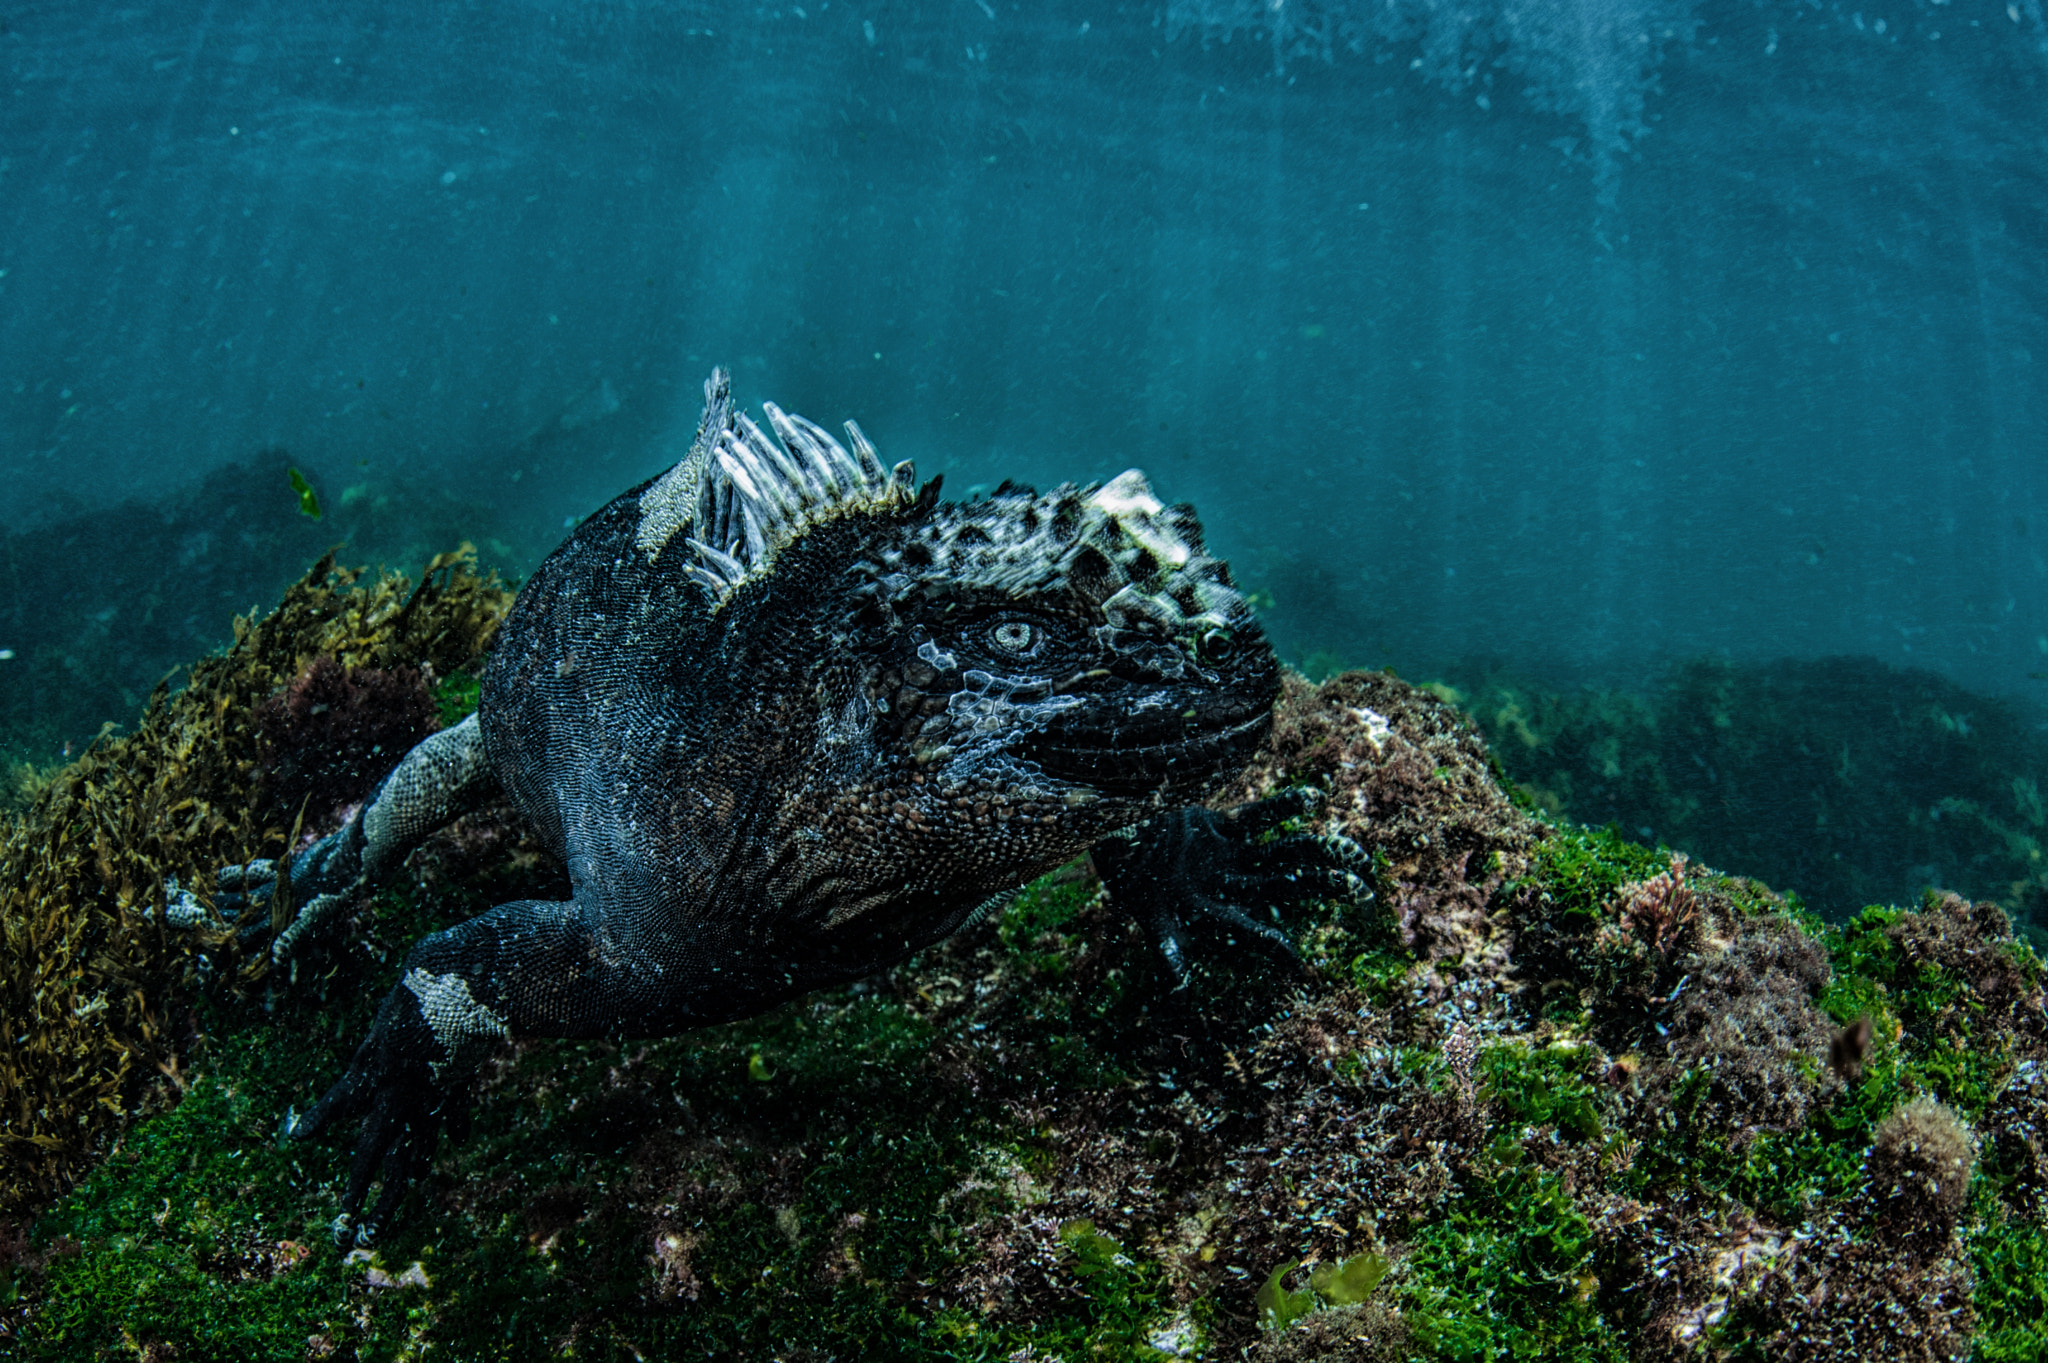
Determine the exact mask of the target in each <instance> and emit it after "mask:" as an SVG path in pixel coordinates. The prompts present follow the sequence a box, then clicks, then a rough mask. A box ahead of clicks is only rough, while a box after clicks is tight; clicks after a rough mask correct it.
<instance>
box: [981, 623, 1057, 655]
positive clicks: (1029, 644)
mask: <svg viewBox="0 0 2048 1363" xmlns="http://www.w3.org/2000/svg"><path fill="white" fill-rule="evenodd" d="M988 637H989V642H990V643H992V644H994V645H995V646H996V647H997V648H999V649H1001V650H1002V651H1003V652H1005V653H1007V654H1009V655H1011V656H1012V657H1016V658H1028V657H1030V656H1031V655H1032V654H1034V653H1036V652H1038V646H1039V644H1040V642H1041V641H1042V640H1043V639H1044V637H1045V631H1043V630H1041V629H1040V628H1039V627H1038V626H1036V625H1034V624H1031V623H1030V622H1029V621H1025V620H1004V621H1002V622H1001V623H1000V624H998V625H997V626H996V627H995V628H994V629H992V630H990V631H989V632H988Z"/></svg>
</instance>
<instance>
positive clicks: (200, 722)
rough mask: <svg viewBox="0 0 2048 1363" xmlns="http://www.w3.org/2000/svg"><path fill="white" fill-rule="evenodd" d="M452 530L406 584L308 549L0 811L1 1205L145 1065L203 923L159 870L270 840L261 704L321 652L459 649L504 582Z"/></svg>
mask: <svg viewBox="0 0 2048 1363" xmlns="http://www.w3.org/2000/svg"><path fill="white" fill-rule="evenodd" d="M474 564H475V551H474V550H473V549H472V548H471V547H470V546H468V545H466V544H465V545H464V546H462V548H461V549H459V550H457V551H455V552H454V553H449V554H442V555H439V556H437V557H436V558H435V559H434V560H433V561H432V562H431V563H430V564H428V565H427V568H426V571H425V572H424V573H423V574H422V575H421V580H420V582H419V583H418V584H417V585H415V584H414V583H412V582H411V581H410V580H408V579H407V578H405V577H403V576H401V575H395V574H387V575H384V576H382V577H380V578H379V579H377V580H376V581H374V582H368V583H362V582H359V581H358V579H359V578H360V577H361V573H360V572H359V571H356V570H350V569H346V568H339V567H337V566H336V565H335V563H334V557H333V555H332V554H329V555H328V556H327V557H325V558H323V559H321V560H320V562H319V563H317V564H315V565H314V566H313V568H312V570H311V571H310V572H308V573H307V574H306V576H305V577H304V578H303V579H302V580H301V581H299V582H298V583H297V584H296V585H294V586H293V587H291V588H290V589H289V590H287V591H286V593H285V595H284V599H283V601H282V602H281V603H280V604H279V606H278V608H277V609H276V610H275V611H273V612H271V613H270V614H269V615H268V616H265V617H263V618H261V619H254V618H238V619H236V621H235V622H234V634H235V641H234V643H233V644H232V645H231V646H229V647H228V648H227V649H226V650H224V651H223V652H221V653H218V654H214V655H211V656H209V657H206V658H203V659H201V660H200V661H199V662H197V663H195V664H194V665H193V667H192V671H191V676H190V679H189V681H188V682H187V684H186V685H185V686H184V687H183V688H182V689H181V690H179V691H177V692H176V693H175V694H174V693H172V691H171V690H170V687H169V684H168V680H166V682H164V683H160V684H159V685H158V687H157V689H156V691H155V693H154V694H153V695H152V696H151V697H150V699H149V704H148V706H147V708H146V710H145V711H144V713H143V716H142V720H141V722H140V724H139V725H138V726H137V728H136V730H135V732H134V733H132V734H130V735H127V736H126V737H119V738H107V737H103V738H102V739H101V741H99V742H97V743H95V744H94V745H93V746H92V747H91V748H89V749H88V750H87V751H86V752H85V754H84V755H83V756H82V757H80V758H79V759H78V760H77V761H75V762H73V763H71V764H70V765H69V766H67V767H64V768H63V769H61V770H60V771H58V772H56V773H55V774H54V775H50V776H48V777H47V779H43V780H40V781H39V782H38V783H37V788H36V789H35V790H34V791H33V794H32V797H31V798H30V799H29V800H28V801H27V803H26V806H25V807H24V808H21V809H19V810H18V811H16V812H14V813H11V814H7V815H4V816H0V1027H4V1029H5V1031H6V1038H5V1039H6V1045H5V1046H4V1047H0V1215H11V1214H20V1213H27V1212H32V1211H33V1210H34V1209H35V1208H36V1207H38V1206H40V1205H42V1204H43V1203H45V1202H47V1201H48V1200H49V1199H50V1198H51V1197H53V1196H55V1195H56V1194H57V1193H59V1192H61V1191H62V1190H63V1188H64V1187H65V1186H67V1185H68V1183H69V1182H70V1181H71V1180H72V1179H73V1178H74V1177H75V1176H76V1175H77V1174H78V1173H79V1172H80V1171H81V1170H82V1169H83V1168H84V1167H85V1165H86V1164H87V1163H88V1162H89V1161H90V1159H91V1158H92V1152H93V1150H94V1148H95V1146H96V1145H97V1144H98V1143H99V1141H100V1140H101V1138H102V1137H103V1135H105V1134H106V1133H107V1132H108V1131H109V1130H110V1127H111V1124H112V1123H114V1122H117V1121H118V1120H120V1119H121V1118H122V1117H124V1116H125V1115H126V1114H127V1113H128V1112H129V1111H130V1109H131V1108H132V1107H133V1106H134V1104H135V1103H136V1101H137V1100H138V1098H140V1097H141V1096H142V1095H143V1094H144V1093H146V1092H147V1091H148V1090H149V1087H150V1082H149V1081H151V1080H152V1079H154V1078H155V1077H156V1076H157V1075H158V1074H159V1073H160V1072H165V1071H164V1069H163V1067H165V1066H167V1065H171V1064H173V1063H174V1061H175V1060H176V1058H177V1057H176V1055H175V1049H176V1046H177V1040H176V1038H175V1037H174V1036H172V1035H171V1034H170V1030H169V1028H168V1026H167V1023H166V1019H167V1018H168V1017H169V1016H172V1005H173V1004H174V1002H175V1001H176V999H177V997H178V995H179V993H180V991H181V990H182V989H184V988H185V987H186V986H187V985H188V983H189V981H190V977H191V972H192V969H193V966H194V963H195V960H194V958H195V955H196V953H197V952H198V951H200V950H202V949H214V950H218V949H220V948H221V946H222V941H221V937H220V935H217V934H208V933H196V932H192V931H189V930H185V929H179V928H172V927H167V926H166V925H165V923H164V915H163V909H164V903H165V888H164V886H165V882H166V880H169V879H175V880H176V881H178V882H179V883H180V884H182V885H184V886H186V887H188V888H191V889H193V890H195V891H196V892H198V893H200V894H201V896H202V897H203V896H204V895H205V894H207V893H208V892H210V891H211V889H212V887H213V884H214V873H215V871H216V870H217V869H218V868H219V867H221V866H223V865H227V864H230V863H235V862H240V861H243V860H246V859H248V858H250V857H254V856H268V855H275V854H276V853H277V852H279V851H281V850H282V849H283V846H284V843H285V839H286V835H287V831H288V830H286V829H285V828H281V827H278V826H276V825H275V823H274V821H272V822H266V819H265V815H264V812H263V810H262V809H261V808H260V807H259V806H258V805H257V803H256V802H255V801H253V800H252V799H251V798H250V780H251V773H252V771H253V769H254V765H255V762H256V760H257V743H256V714H257V708H258V706H259V704H260V703H261V702H262V701H263V700H264V699H265V698H267V697H269V696H270V695H272V694H273V693H274V692H276V691H277V690H278V689H279V688H280V687H282V686H284V685H285V684H286V683H288V682H289V681H290V680H291V679H292V678H293V677H295V676H297V675H298V674H299V672H300V671H301V669H303V668H304V667H305V666H306V665H307V663H308V662H309V661H310V660H311V659H313V658H316V657H319V656H322V655H326V656H330V657H333V658H335V659H336V660H337V661H339V662H340V663H341V664H342V665H343V666H345V667H392V666H398V665H404V666H411V667H424V668H430V669H432V670H433V671H434V672H438V673H442V674H446V673H450V672H453V671H454V670H456V669H457V668H460V667H464V666H466V665H469V664H472V663H473V662H474V661H475V660H476V658H477V657H478V655H479V654H481V653H482V652H483V650H484V649H485V648H486V647H487V646H488V645H489V643H490V640H491V637H492V635H493V634H494V632H495V631H496V629H497V626H498V622H499V621H500V620H501V619H503V617H504V614H505V612H506V610H507V609H508V608H509V607H510V605H511V594H510V593H509V592H507V591H505V590H504V589H503V588H502V587H501V586H500V585H499V583H498V582H497V580H496V578H495V577H494V576H489V577H486V576H479V575H478V574H477V572H476V571H475V567H474Z"/></svg>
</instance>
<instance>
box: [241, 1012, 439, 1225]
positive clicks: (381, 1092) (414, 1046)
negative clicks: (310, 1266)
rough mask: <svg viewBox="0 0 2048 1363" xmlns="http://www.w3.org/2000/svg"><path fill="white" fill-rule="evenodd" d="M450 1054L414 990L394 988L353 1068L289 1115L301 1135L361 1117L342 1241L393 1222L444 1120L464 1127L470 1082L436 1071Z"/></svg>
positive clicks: (288, 1126)
mask: <svg viewBox="0 0 2048 1363" xmlns="http://www.w3.org/2000/svg"><path fill="white" fill-rule="evenodd" d="M444 1057H445V1050H444V1048H443V1046H442V1045H441V1043H440V1042H439V1041H437V1040H436V1039H435V1037H434V1034H433V1032H432V1030H431V1029H430V1028H429V1027H428V1025H427V1023H426V1021H425V1019H423V1018H422V1017H421V1016H420V1010H419V1007H418V1005H417V1003H416V1002H415V1000H414V998H413V996H412V994H411V993H410V992H409V991H407V990H405V989H396V990H393V991H392V992H391V994H390V995H388V996H387V997H386V998H385V1000H384V1006H383V1007H382V1008H380V1009H379V1010H378V1013H377V1022H376V1025H375V1026H374V1027H372V1028H371V1030H370V1035H369V1036H368V1037H367V1038H366V1039H365V1040H364V1041H363V1044H362V1045H361V1046H359V1047H357V1048H356V1053H355V1057H354V1058H353V1059H352V1060H351V1061H350V1062H349V1067H348V1072H347V1073H346V1074H344V1075H343V1076H342V1077H341V1079H340V1081H339V1082H337V1083H336V1084H335V1085H334V1086H333V1087H332V1088H330V1089H328V1090H327V1092H326V1093H325V1094H324V1095H322V1097H321V1098H320V1100H319V1101H318V1102H316V1103H314V1104H313V1106H312V1107H311V1108H309V1109H307V1110H306V1111H305V1112H303V1113H298V1112H287V1113H286V1114H285V1119H284V1123H283V1126H282V1128H281V1130H280V1132H279V1134H280V1135H282V1136H284V1137H286V1138H287V1139H290V1140H295V1141H301V1140H308V1139H311V1138H312V1137H314V1136H317V1135H319V1134H320V1133H321V1132H323V1131H325V1130H327V1129H328V1128H329V1127H332V1126H335V1125H337V1124H343V1123H347V1122H350V1121H353V1120H355V1119H357V1118H361V1119H362V1127H361V1129H360V1131H359V1132H358V1134H357V1136H356V1142H355V1154H354V1157H353V1158H352V1160H351V1161H350V1164H349V1171H348V1186H347V1188H346V1189H345V1190H344V1191H343V1192H342V1196H341V1214H340V1215H339V1216H337V1217H336V1218H335V1219H334V1226H333V1232H334V1243H335V1244H336V1245H337V1246H339V1247H340V1248H343V1249H350V1248H358V1249H359V1248H366V1247H368V1246H369V1245H370V1244H372V1243H373V1242H374V1241H375V1240H376V1238H377V1236H378V1235H379V1233H381V1232H382V1231H383V1229H384V1228H385V1227H386V1226H389V1225H390V1224H391V1222H392V1219H393V1216H394V1215H395V1213H396V1212H397V1211H398V1204H399V1201H400V1199H401V1198H403V1197H404V1196H405V1190H406V1189H407V1188H408V1187H410V1186H411V1185H412V1181H413V1180H414V1179H415V1178H417V1177H419V1176H420V1175H421V1174H423V1173H425V1172H426V1170H427V1166H428V1165H429V1164H430V1163H431V1162H432V1161H433V1158H434V1147H435V1146H436V1144H438V1143H439V1140H440V1136H441V1131H442V1128H443V1127H444V1126H445V1127H448V1128H450V1129H451V1131H450V1134H451V1135H452V1136H453V1137H454V1138H455V1139H457V1140H460V1139H461V1138H462V1136H463V1135H464V1134H465V1131H466V1128H467V1127H468V1125H469V1104H468V1097H467V1094H466V1092H465V1089H466V1086H465V1085H461V1084H456V1085H443V1084H441V1083H440V1082H438V1081H437V1080H436V1077H435V1074H434V1070H435V1068H436V1064H437V1062H438V1061H441V1060H443V1059H444ZM373 1183H375V1184H377V1185H378V1190H377V1201H376V1203H375V1204H374V1205H373V1206H372V1207H371V1208H370V1211H369V1214H368V1215H364V1214H363V1201H364V1199H365V1198H366V1197H367V1196H368V1195H369V1191H370V1186H371V1185H372V1184H373Z"/></svg>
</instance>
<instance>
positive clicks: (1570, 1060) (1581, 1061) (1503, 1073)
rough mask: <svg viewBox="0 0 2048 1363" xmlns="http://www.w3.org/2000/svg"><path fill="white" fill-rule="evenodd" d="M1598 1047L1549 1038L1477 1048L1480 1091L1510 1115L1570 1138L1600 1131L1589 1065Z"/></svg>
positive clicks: (1586, 1137) (1595, 1059)
mask: <svg viewBox="0 0 2048 1363" xmlns="http://www.w3.org/2000/svg"><path fill="white" fill-rule="evenodd" d="M1599 1061H1600V1053H1599V1052H1598V1051H1596V1050H1594V1049H1593V1048H1592V1047H1591V1046H1578V1045H1573V1044H1571V1043H1568V1042H1552V1043H1550V1044H1548V1045H1541V1046H1520V1045H1516V1044H1514V1043H1512V1042H1502V1043H1499V1044H1496V1045H1492V1046H1488V1047H1486V1048H1485V1049H1483V1050H1482V1051H1481V1052H1480V1053H1479V1063H1478V1065H1477V1066H1476V1069H1477V1075H1478V1079H1479V1082H1480V1091H1481V1092H1482V1093H1484V1094H1485V1095H1486V1096H1487V1097H1488V1098H1491V1099H1492V1100H1494V1101H1495V1102H1497V1103H1499V1104H1500V1106H1501V1108H1502V1109H1503V1111H1504V1113H1505V1115H1506V1116H1507V1117H1508V1118H1509V1119H1510V1120H1512V1121H1515V1122H1520V1123H1525V1124H1527V1125H1530V1126H1554V1127H1556V1128H1557V1130H1558V1131H1560V1132H1562V1133H1564V1134H1565V1135H1568V1136H1570V1137H1572V1138H1573V1139H1576V1140H1591V1139H1593V1138H1594V1137H1596V1136H1598V1135H1599V1134H1600V1129H1601V1128H1600V1094H1599V1090H1597V1089H1596V1088H1595V1087H1594V1086H1593V1080H1592V1069H1593V1067H1594V1066H1595V1065H1597V1064H1598V1063H1599Z"/></svg>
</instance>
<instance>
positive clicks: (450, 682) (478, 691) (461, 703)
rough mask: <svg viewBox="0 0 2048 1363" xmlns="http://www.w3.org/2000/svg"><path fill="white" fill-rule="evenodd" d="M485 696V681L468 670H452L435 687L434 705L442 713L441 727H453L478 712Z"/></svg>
mask: <svg viewBox="0 0 2048 1363" xmlns="http://www.w3.org/2000/svg"><path fill="white" fill-rule="evenodd" d="M482 697H483V682H482V681H481V680H480V679H479V678H478V677H477V675H476V674H475V673H473V672H470V671H468V670H466V669H465V670H462V671H457V672H451V673H450V674H449V675H447V676H445V677H443V678H441V680H440V682H439V683H438V684H437V685H436V686H435V687H434V705H435V707H436V708H437V709H438V710H439V711H440V713H441V727H442V728H444V729H445V728H451V727H453V726H454V725H457V724H460V723H461V722H462V721H463V720H465V719H468V718H469V717H470V716H471V715H473V714H475V713H476V707H477V703H478V702H479V701H480V700H481V699H482Z"/></svg>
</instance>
